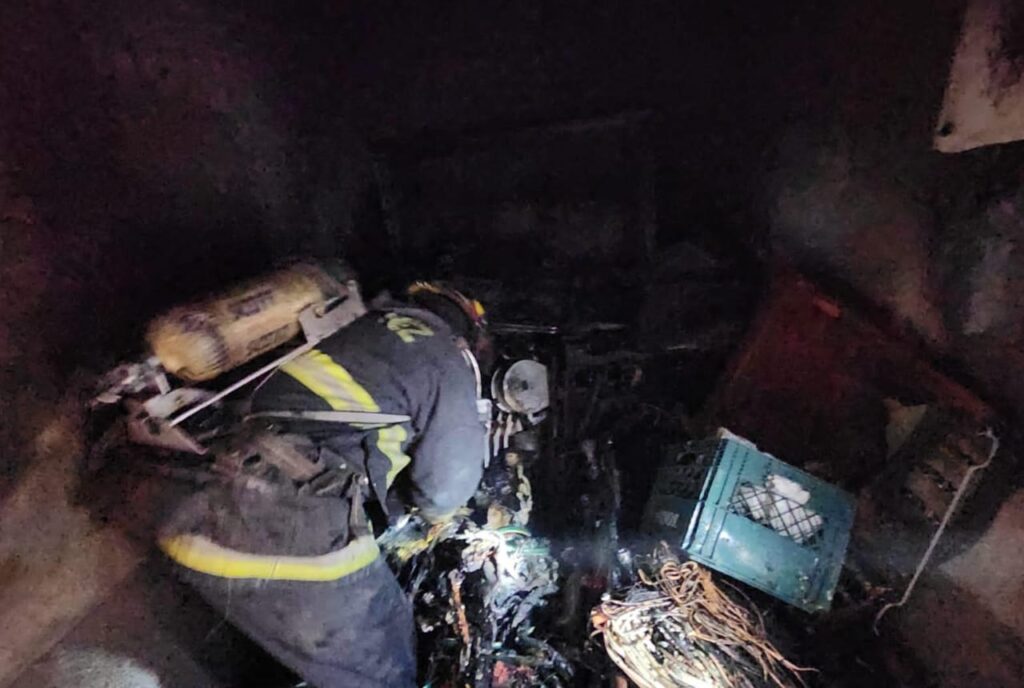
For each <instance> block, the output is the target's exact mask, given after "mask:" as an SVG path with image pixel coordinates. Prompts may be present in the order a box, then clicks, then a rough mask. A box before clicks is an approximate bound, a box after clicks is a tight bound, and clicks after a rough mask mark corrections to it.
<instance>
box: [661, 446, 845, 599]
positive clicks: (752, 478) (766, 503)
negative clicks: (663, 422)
mask: <svg viewBox="0 0 1024 688" xmlns="http://www.w3.org/2000/svg"><path fill="white" fill-rule="evenodd" d="M854 510H855V502H854V499H853V496H852V495H850V494H849V493H847V492H845V491H843V490H841V489H839V488H838V487H835V486H834V485H831V484H829V483H826V482H824V481H823V480H819V479H818V478H815V477H814V476H813V475H811V474H809V473H806V472H804V471H801V470H799V469H798V468H794V467H793V466H790V465H789V464H787V463H784V462H782V461H779V460H778V459H776V458H775V457H774V456H772V455H770V454H766V453H764V452H761V451H759V450H758V449H757V447H755V446H754V445H753V444H751V443H750V442H748V441H747V440H744V439H742V438H739V437H737V436H735V435H732V434H730V433H728V432H727V431H720V433H719V436H718V437H717V438H716V439H714V440H706V441H700V442H691V443H689V444H687V445H686V446H685V447H684V448H683V449H682V450H681V451H678V452H674V453H673V454H672V455H671V457H670V459H669V460H668V461H666V462H665V463H664V464H663V465H662V466H661V467H660V469H659V470H658V475H657V479H656V481H655V485H654V489H653V491H652V494H651V498H650V500H649V501H648V503H647V508H646V510H645V514H644V526H645V530H646V531H647V532H648V533H649V534H651V535H653V536H655V537H657V538H659V539H661V540H665V541H667V542H669V543H672V544H675V545H677V546H678V547H679V548H681V549H682V550H683V551H684V552H685V553H686V555H687V556H688V557H690V558H691V559H693V560H694V561H697V562H699V563H701V564H703V565H705V566H707V567H709V568H711V569H714V570H715V571H719V572H721V573H724V574H726V575H728V576H731V577H732V578H735V579H737V580H739V581H742V582H744V583H746V584H748V585H751V586H753V587H755V588H758V589H760V590H763V591H764V592H766V593H768V594H770V595H773V596H775V597H777V598H779V599H781V600H783V601H785V602H788V603H789V604H792V605H795V606H797V607H800V608H801V609H804V610H806V611H809V612H815V611H822V610H826V609H828V608H829V607H830V606H831V605H832V596H833V594H834V592H835V588H836V584H837V583H838V581H839V574H840V572H841V571H842V567H843V560H844V559H845V557H846V547H847V545H848V544H849V540H850V529H851V528H852V527H853V518H854Z"/></svg>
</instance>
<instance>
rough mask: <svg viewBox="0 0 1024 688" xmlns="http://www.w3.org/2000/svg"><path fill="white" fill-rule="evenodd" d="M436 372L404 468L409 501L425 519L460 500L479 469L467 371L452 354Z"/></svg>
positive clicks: (447, 511)
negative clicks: (407, 465) (411, 454)
mask: <svg viewBox="0 0 1024 688" xmlns="http://www.w3.org/2000/svg"><path fill="white" fill-rule="evenodd" d="M438 376H439V377H438V379H437V385H436V387H435V389H436V394H435V395H434V398H433V403H432V404H431V405H430V407H429V408H428V409H424V413H423V417H422V424H421V427H422V431H421V435H420V438H419V442H418V443H417V445H416V447H415V450H414V454H415V456H414V459H413V462H412V467H411V473H410V479H411V483H412V500H413V505H414V506H415V507H417V508H418V509H419V511H420V513H421V514H422V515H423V517H424V518H426V519H427V520H428V521H431V522H438V521H443V520H444V519H445V518H447V517H450V516H451V514H453V513H454V512H455V510H456V509H458V508H459V507H461V506H463V505H465V503H466V502H467V501H469V498H470V497H472V496H473V493H474V492H475V491H476V488H477V485H478V484H479V482H480V477H481V475H482V473H483V451H484V427H483V425H482V424H481V423H480V420H479V418H478V416H477V410H476V383H475V381H474V379H473V375H472V373H471V372H470V371H469V369H468V368H466V367H465V366H464V365H463V363H462V361H459V360H456V361H453V362H452V363H451V364H450V365H448V366H447V367H443V368H441V369H440V370H438Z"/></svg>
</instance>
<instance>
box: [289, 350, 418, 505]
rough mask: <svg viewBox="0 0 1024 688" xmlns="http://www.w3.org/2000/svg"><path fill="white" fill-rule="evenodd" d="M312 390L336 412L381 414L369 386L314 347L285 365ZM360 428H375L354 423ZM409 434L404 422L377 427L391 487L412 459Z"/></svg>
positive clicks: (378, 441)
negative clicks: (404, 447) (406, 446)
mask: <svg viewBox="0 0 1024 688" xmlns="http://www.w3.org/2000/svg"><path fill="white" fill-rule="evenodd" d="M281 370H283V371H284V372H285V373H287V374H288V375H291V376H292V377H293V378H295V379H296V380H298V381H299V382H300V383H301V384H302V385H304V386H305V387H306V388H307V389H309V390H310V391H311V392H313V393H314V394H316V395H317V396H318V397H320V398H321V399H323V400H324V401H326V402H327V403H328V405H330V407H331V408H332V409H334V410H335V411H364V412H368V413H379V412H380V406H378V405H377V402H376V401H375V400H374V398H373V397H372V396H371V395H370V393H369V392H368V391H366V388H365V387H363V386H362V385H360V384H359V383H358V382H356V380H355V378H353V377H352V374H351V373H349V372H348V371H347V370H345V367H344V366H343V365H341V364H340V363H338V362H337V361H335V360H334V359H332V358H331V357H330V356H328V355H327V354H325V353H324V352H322V351H318V350H317V349H313V350H312V351H310V352H309V353H307V354H304V355H302V356H299V357H298V358H297V359H295V360H294V361H292V362H291V363H288V364H287V365H284V366H282V367H281ZM352 425H353V426H354V427H357V428H369V427H373V425H372V424H370V423H352ZM408 437H409V434H408V433H407V432H406V430H405V428H404V427H403V426H402V425H400V424H395V425H389V426H387V427H383V428H380V429H378V430H377V449H378V450H379V451H380V453H381V454H383V455H384V456H385V457H387V460H388V463H389V464H390V465H389V467H388V473H387V486H388V487H390V486H391V483H393V482H394V480H395V477H396V476H397V475H398V474H399V473H400V472H401V471H402V469H404V468H405V467H406V466H408V465H409V463H410V462H411V461H412V459H410V458H409V456H408V455H407V454H406V453H405V452H404V451H403V450H402V443H403V442H405V441H406V439H408Z"/></svg>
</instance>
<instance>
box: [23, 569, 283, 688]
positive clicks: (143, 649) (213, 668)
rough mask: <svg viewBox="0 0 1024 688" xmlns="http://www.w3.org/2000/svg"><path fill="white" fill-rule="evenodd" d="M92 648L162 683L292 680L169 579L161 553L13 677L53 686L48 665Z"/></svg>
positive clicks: (228, 686) (37, 686)
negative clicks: (124, 661) (123, 660)
mask: <svg viewBox="0 0 1024 688" xmlns="http://www.w3.org/2000/svg"><path fill="white" fill-rule="evenodd" d="M94 649H102V650H103V651H105V652H107V653H109V654H111V655H114V656H116V657H121V658H126V659H130V660H132V661H133V662H134V663H136V664H138V665H139V666H140V667H142V668H144V669H146V670H148V671H149V672H151V674H152V675H154V676H155V677H156V678H157V679H158V680H159V685H160V686H162V687H163V688H177V687H179V686H180V687H182V688H184V687H188V688H237V687H239V686H246V687H250V686H251V687H253V688H285V687H287V686H291V685H294V683H295V680H294V678H293V677H292V676H291V674H290V673H289V672H287V671H286V670H285V669H283V668H282V667H280V666H279V665H278V664H277V663H276V662H275V661H274V660H273V659H271V658H270V657H268V656H267V655H266V654H265V653H264V652H263V651H262V650H261V649H260V648H259V647H257V646H255V645H253V644H252V643H251V642H250V641H249V640H248V639H247V638H245V637H244V636H243V635H241V634H240V633H239V632H237V631H236V630H235V629H234V628H232V627H231V626H230V625H229V624H227V623H225V622H224V621H223V619H221V618H220V617H219V616H217V615H216V614H215V613H214V612H213V611H212V610H211V609H210V608H209V607H207V606H206V604H205V603H204V602H203V601H202V600H201V599H199V598H198V597H197V596H196V595H195V594H194V593H193V592H192V591H191V590H190V589H189V588H187V587H186V586H184V585H182V584H181V583H179V582H178V581H177V580H175V579H174V577H173V575H171V574H170V572H169V571H168V568H167V567H166V566H165V565H164V563H163V562H162V561H160V560H159V559H154V560H153V561H147V562H145V563H144V564H143V565H142V566H140V568H139V569H138V570H137V571H136V573H135V575H133V576H132V577H131V578H129V579H128V580H127V581H126V582H125V583H124V584H123V585H122V586H120V587H119V588H118V589H117V591H116V592H115V593H114V594H112V595H110V596H109V597H107V598H106V599H105V600H104V601H102V602H101V603H99V604H98V605H97V606H96V607H95V608H94V609H93V610H92V611H91V612H90V613H89V614H88V615H87V616H86V617H85V618H83V619H82V620H81V621H80V622H79V623H78V624H77V625H76V626H75V627H74V628H73V629H72V630H71V632H70V633H68V634H67V635H66V636H65V637H64V638H63V639H61V641H60V642H59V643H58V644H57V645H56V646H55V647H54V648H53V649H52V650H51V651H50V652H49V653H47V655H46V656H44V657H43V658H41V659H40V660H39V661H38V662H37V663H36V664H35V665H33V666H32V667H30V668H29V669H28V670H27V671H26V672H25V673H24V674H23V675H22V676H21V677H19V678H18V679H17V680H16V681H15V682H14V684H13V685H16V686H18V688H55V686H54V684H53V679H52V677H51V674H50V672H49V670H48V668H49V667H50V666H52V665H53V663H54V662H56V661H58V659H59V657H60V656H62V655H65V654H66V653H69V652H75V651H81V650H94ZM61 688H64V687H63V686H62V687H61ZM67 688H72V687H71V686H67ZM133 688H134V686H133Z"/></svg>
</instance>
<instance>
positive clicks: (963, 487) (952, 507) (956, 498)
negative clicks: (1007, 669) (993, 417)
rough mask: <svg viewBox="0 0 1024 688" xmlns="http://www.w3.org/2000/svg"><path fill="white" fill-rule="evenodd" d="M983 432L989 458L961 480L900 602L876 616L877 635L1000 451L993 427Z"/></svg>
mask: <svg viewBox="0 0 1024 688" xmlns="http://www.w3.org/2000/svg"><path fill="white" fill-rule="evenodd" d="M981 434H982V435H985V436H986V437H988V438H989V439H991V440H992V447H991V449H989V453H988V460H987V461H985V463H982V464H978V465H977V466H971V467H970V468H968V469H967V473H966V474H965V475H964V479H963V480H961V481H960V487H958V488H957V490H956V494H954V495H953V501H952V502H950V503H949V508H948V509H946V513H945V514H943V516H942V522H941V523H939V528H938V530H936V531H935V534H934V535H932V539H931V542H929V543H928V549H926V550H925V552H924V556H923V557H921V561H920V562H919V563H918V565H917V570H915V571H914V576H913V578H911V579H910V583H909V584H908V585H907V589H906V590H904V591H903V597H901V598H900V601H899V602H892V603H890V604H887V605H885V606H884V607H882V608H881V609H880V610H879V611H878V614H877V615H876V616H875V623H874V631H875V635H878V624H879V622H880V621H881V620H882V617H883V616H885V614H886V612H888V611H889V610H890V609H896V608H897V607H902V606H903V605H905V604H906V603H907V601H908V600H909V599H910V595H911V594H912V593H913V592H914V588H915V587H916V586H917V581H918V579H920V578H921V574H922V573H924V570H925V568H926V567H927V566H928V561H929V560H930V559H931V558H932V554H933V553H934V552H935V547H936V546H937V545H938V544H939V540H940V539H942V534H943V533H944V532H946V526H948V525H949V522H950V520H951V519H952V518H953V514H954V512H956V508H957V506H959V504H960V500H961V499H962V498H963V496H964V493H965V492H966V491H967V486H968V485H970V483H971V478H972V477H974V474H975V473H977V472H978V471H980V470H984V469H985V468H988V465H989V464H990V463H992V459H993V458H995V455H996V452H998V451H999V438H998V437H996V436H995V433H993V432H992V428H989V429H987V430H986V431H985V432H983V433H981Z"/></svg>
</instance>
